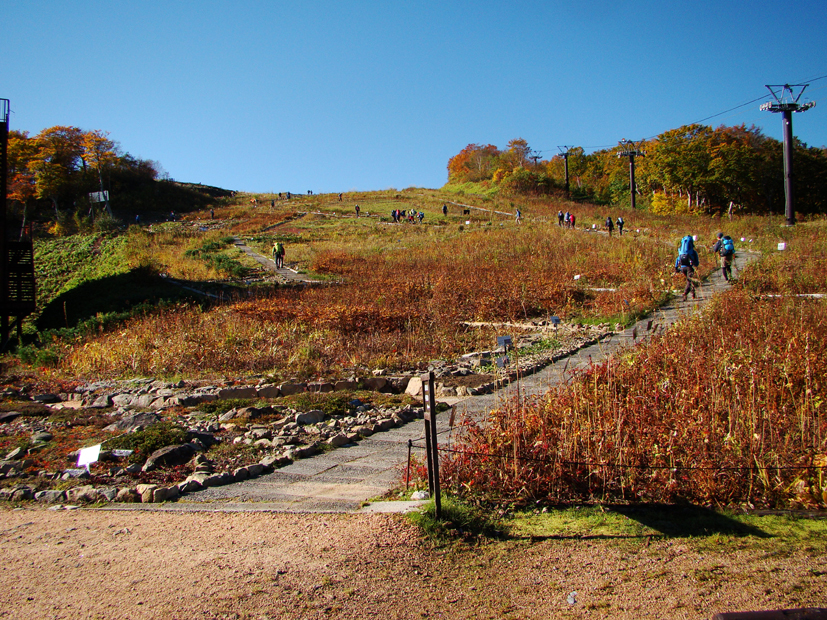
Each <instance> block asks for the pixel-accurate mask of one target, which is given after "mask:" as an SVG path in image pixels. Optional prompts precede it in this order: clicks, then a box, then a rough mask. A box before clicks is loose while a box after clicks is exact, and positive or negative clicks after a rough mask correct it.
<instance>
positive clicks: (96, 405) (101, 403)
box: [89, 394, 112, 409]
mask: <svg viewBox="0 0 827 620" xmlns="http://www.w3.org/2000/svg"><path fill="white" fill-rule="evenodd" d="M111 406H112V396H110V395H109V394H103V395H101V396H98V397H97V398H96V399H95V400H94V401H92V404H91V405H89V408H90V409H106V408H108V407H111Z"/></svg>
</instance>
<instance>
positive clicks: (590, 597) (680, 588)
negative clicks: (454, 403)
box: [0, 508, 827, 620]
mask: <svg viewBox="0 0 827 620" xmlns="http://www.w3.org/2000/svg"><path fill="white" fill-rule="evenodd" d="M0 515H1V516H2V520H1V521H0V522H1V523H2V525H0V553H1V555H0V567H2V568H0V579H1V580H2V584H0V618H4V619H5V618H15V619H17V618H19V619H24V618H25V619H32V618H72V619H79V618H106V619H120V618H128V619H129V620H140V619H143V618H180V619H190V618H206V619H214V618H215V619H217V618H233V619H240V618H244V619H248V618H249V619H274V618H369V617H381V618H449V617H450V618H452V619H453V618H552V617H553V618H620V619H625V618H629V619H631V618H707V619H708V618H711V616H712V614H713V613H716V612H720V611H736V610H757V609H782V608H794V607H810V606H822V607H824V606H827V558H825V555H824V553H823V545H821V546H820V547H819V549H818V550H816V549H814V548H809V549H808V548H807V547H806V545H802V546H801V548H799V549H796V550H792V551H779V550H778V547H777V546H776V547H773V549H774V551H772V552H768V550H767V548H765V547H762V546H761V545H760V544H758V543H747V542H744V543H741V542H738V541H731V540H727V541H721V545H720V547H721V548H720V550H718V549H716V548H715V544H714V541H712V542H710V541H709V540H705V541H700V542H698V541H693V539H671V540H651V541H650V540H649V539H646V538H631V539H629V538H601V537H595V538H593V539H586V538H557V537H551V538H543V539H533V540H525V539H512V540H506V541H494V542H487V543H484V544H481V545H466V544H461V543H458V544H457V545H454V546H450V547H445V548H441V549H434V548H431V547H430V545H428V544H426V543H424V542H422V541H421V540H420V538H419V535H418V532H417V530H416V529H415V528H414V527H413V526H412V525H411V524H410V523H409V522H408V521H407V520H406V519H405V518H404V517H401V516H399V515H352V514H351V515H347V514H337V515H332V514H324V515H322V514H305V515H296V514H277V513H198V514H196V513H184V514H177V513H176V514H170V513H161V512H140V513H134V512H111V511H99V510H79V511H61V512H55V511H48V510H45V509H40V508H29V509H20V510H9V509H5V510H3V511H2V512H0ZM782 548H783V547H782ZM573 592H576V594H574V595H573V594H572V593H573ZM569 597H572V598H571V599H570V600H571V601H572V602H569V600H567V599H569Z"/></svg>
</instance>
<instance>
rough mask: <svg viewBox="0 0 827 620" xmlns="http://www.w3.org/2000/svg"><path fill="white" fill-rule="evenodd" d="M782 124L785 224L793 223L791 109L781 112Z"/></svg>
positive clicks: (792, 224)
mask: <svg viewBox="0 0 827 620" xmlns="http://www.w3.org/2000/svg"><path fill="white" fill-rule="evenodd" d="M782 118H783V126H784V198H785V200H784V213H785V215H786V217H787V226H794V225H795V211H794V210H793V203H794V200H793V198H794V197H793V113H792V110H784V111H783V112H782Z"/></svg>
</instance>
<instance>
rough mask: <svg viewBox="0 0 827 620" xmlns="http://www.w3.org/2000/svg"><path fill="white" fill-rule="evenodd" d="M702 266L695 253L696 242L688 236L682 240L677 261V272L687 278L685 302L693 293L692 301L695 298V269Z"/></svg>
mask: <svg viewBox="0 0 827 620" xmlns="http://www.w3.org/2000/svg"><path fill="white" fill-rule="evenodd" d="M699 264H700V260H699V259H698V253H697V252H696V251H695V240H694V239H693V238H692V235H686V236H685V237H684V238H683V239H681V245H680V248H679V249H678V258H677V259H675V271H676V272H680V273H683V275H684V277H685V278H686V287H684V289H683V300H684V301H686V296H687V295H688V294H689V293H690V292H691V293H692V299H694V298H695V281H694V279H693V278H694V276H695V267H697V266H698V265H699Z"/></svg>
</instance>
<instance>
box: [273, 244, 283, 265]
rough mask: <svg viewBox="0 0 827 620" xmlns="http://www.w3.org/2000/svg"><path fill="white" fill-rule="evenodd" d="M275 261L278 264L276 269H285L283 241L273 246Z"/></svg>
mask: <svg viewBox="0 0 827 620" xmlns="http://www.w3.org/2000/svg"><path fill="white" fill-rule="evenodd" d="M273 261H274V262H275V263H276V269H281V268H282V267H284V244H283V243H282V242H281V241H276V242H275V243H274V244H273Z"/></svg>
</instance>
